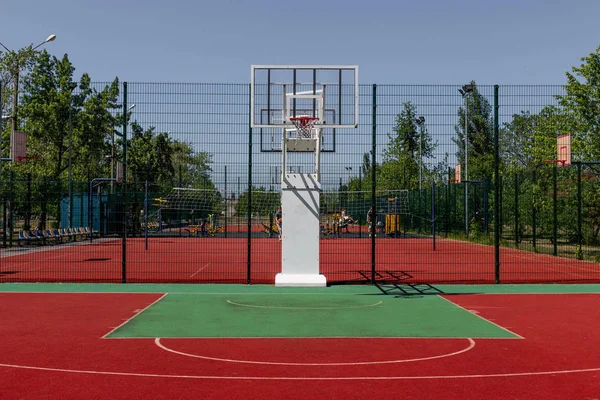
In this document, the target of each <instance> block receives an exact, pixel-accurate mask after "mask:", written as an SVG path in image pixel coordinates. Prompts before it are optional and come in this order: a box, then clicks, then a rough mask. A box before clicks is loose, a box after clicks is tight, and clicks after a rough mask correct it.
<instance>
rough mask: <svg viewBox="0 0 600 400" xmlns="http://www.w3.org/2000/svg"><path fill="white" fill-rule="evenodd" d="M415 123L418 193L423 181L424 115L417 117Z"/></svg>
mask: <svg viewBox="0 0 600 400" xmlns="http://www.w3.org/2000/svg"><path fill="white" fill-rule="evenodd" d="M416 122H417V125H419V128H420V129H419V131H420V132H419V193H421V186H422V182H423V149H422V147H423V127H424V126H425V117H423V116H420V117H419V118H417V121H416Z"/></svg>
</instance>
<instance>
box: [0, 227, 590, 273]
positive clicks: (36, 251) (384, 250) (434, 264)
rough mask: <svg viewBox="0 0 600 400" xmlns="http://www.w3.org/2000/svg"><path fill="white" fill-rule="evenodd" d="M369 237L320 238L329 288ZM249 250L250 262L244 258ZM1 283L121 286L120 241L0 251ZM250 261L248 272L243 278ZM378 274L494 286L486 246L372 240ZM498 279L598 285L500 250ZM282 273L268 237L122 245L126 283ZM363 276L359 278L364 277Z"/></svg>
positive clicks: (364, 258)
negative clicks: (85, 283)
mask: <svg viewBox="0 0 600 400" xmlns="http://www.w3.org/2000/svg"><path fill="white" fill-rule="evenodd" d="M371 246H372V243H371V240H369V239H368V238H362V239H361V238H344V237H342V238H334V239H323V240H321V245H320V269H321V273H322V274H323V275H325V276H326V278H327V281H328V282H330V283H335V282H351V281H365V280H368V278H369V277H370V273H371V266H372V261H373V260H372V252H371V249H372V247H371ZM249 249H250V254H251V257H250V260H249V259H248V252H249ZM0 260H1V265H0V282H121V281H122V277H123V248H122V242H121V240H120V239H110V240H107V239H104V240H97V241H94V242H93V243H90V242H89V241H86V242H79V243H75V244H63V245H55V246H43V247H37V248H27V249H25V248H20V249H12V250H4V251H3V253H2V258H0ZM249 262H250V273H249V272H248V268H249ZM375 265H376V270H377V271H378V272H382V273H383V274H385V273H386V271H393V272H394V273H396V274H398V273H400V274H401V278H402V281H404V282H414V283H455V282H462V283H494V282H495V278H496V276H495V258H494V248H493V246H486V245H480V244H475V243H470V242H464V241H458V240H451V239H437V240H436V243H435V249H434V248H433V242H432V240H431V239H427V238H419V239H415V238H399V239H391V238H378V239H377V240H376V248H375ZM499 271H500V281H501V282H502V283H527V282H541V283H543V282H569V283H586V282H587V283H590V282H600V263H594V262H586V261H579V260H575V259H568V258H563V257H553V256H549V255H544V254H536V253H532V252H527V251H523V250H518V249H506V248H501V249H500V267H499ZM278 272H281V242H279V241H278V240H277V239H273V238H257V239H253V240H252V242H251V246H250V247H249V246H248V242H247V240H246V239H244V238H186V237H182V238H179V237H173V238H152V239H150V240H149V242H148V249H147V250H146V244H145V241H144V239H143V238H135V239H128V240H127V247H126V268H125V278H126V281H127V282H130V283H136V282H183V283H198V282H215V283H223V282H226V283H247V281H248V279H250V280H251V282H252V283H267V284H271V283H273V282H274V278H275V274H277V273H278ZM365 273H366V274H367V275H368V276H367V277H365V275H364V274H365Z"/></svg>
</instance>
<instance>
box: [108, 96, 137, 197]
mask: <svg viewBox="0 0 600 400" xmlns="http://www.w3.org/2000/svg"><path fill="white" fill-rule="evenodd" d="M134 108H135V103H134V104H132V105H130V106H129V107H127V113H129V112H131V111H132V110H133V109H134ZM117 135H118V136H121V137H122V136H123V135H122V134H120V133H118V132H117ZM110 141H111V147H110V177H111V178H114V177H115V126H114V125H113V129H112V132H111V140H110ZM115 181H116V179H115ZM115 181H111V182H110V192H111V193H112V192H113V190H114V182H115Z"/></svg>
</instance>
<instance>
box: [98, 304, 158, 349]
mask: <svg viewBox="0 0 600 400" xmlns="http://www.w3.org/2000/svg"><path fill="white" fill-rule="evenodd" d="M167 295H168V293H165V294H163V295H162V296H160V297H159V298H158V299H156V300H155V301H153V302H152V303H150V304H148V305H147V306H146V307H144V308H142V309H141V310H140V311H139V312H137V313H135V314H133V315H132V316H131V317H130V318H127V319H126V320H125V321H124V322H123V323H122V324H120V325H119V326H117V327H115V328H113V329H112V330H111V331H110V332H108V333H107V334H105V335H104V336H102V339H106V337H107V336H108V335H110V334H111V333H113V332H114V331H116V330H117V329H119V328H120V327H122V326H123V325H125V324H127V323H129V321H131V320H132V319H134V318H135V317H137V316H138V315H140V314H141V313H143V312H144V311H146V310H147V309H149V308H150V307H152V306H153V305H155V304H156V303H158V302H159V301H161V300H162V299H164V298H165V296H167Z"/></svg>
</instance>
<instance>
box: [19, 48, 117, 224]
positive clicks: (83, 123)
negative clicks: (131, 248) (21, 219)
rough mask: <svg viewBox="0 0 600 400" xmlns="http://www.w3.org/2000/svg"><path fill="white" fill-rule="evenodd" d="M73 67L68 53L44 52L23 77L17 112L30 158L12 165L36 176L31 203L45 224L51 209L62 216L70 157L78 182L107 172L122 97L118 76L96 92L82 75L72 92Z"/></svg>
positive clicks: (20, 171) (85, 76) (88, 79)
mask: <svg viewBox="0 0 600 400" xmlns="http://www.w3.org/2000/svg"><path fill="white" fill-rule="evenodd" d="M74 71H75V68H74V67H73V65H72V64H71V62H70V61H69V59H68V57H67V55H65V56H64V57H63V58H62V59H58V58H56V57H51V56H50V55H49V54H48V53H47V52H46V51H43V52H41V53H39V54H36V56H35V58H34V62H33V64H32V66H31V68H30V72H29V74H28V75H26V76H25V77H24V79H23V81H24V82H23V85H22V88H23V90H22V92H23V94H22V96H21V105H20V107H19V109H20V112H19V115H20V116H21V118H22V120H23V121H24V124H23V130H24V131H25V132H26V133H27V140H28V143H27V162H25V163H22V164H20V163H16V165H15V166H14V169H15V171H16V172H17V173H23V174H28V176H29V175H33V176H34V177H37V178H36V179H33V182H39V184H35V185H34V186H33V187H32V194H31V196H32V198H31V202H32V203H33V204H37V205H39V209H38V210H36V211H37V212H39V213H40V214H41V215H40V220H41V223H42V226H45V222H46V217H47V214H48V212H49V211H51V212H52V214H53V215H56V216H57V217H60V208H58V204H59V200H60V199H61V198H62V197H64V195H65V194H66V193H65V192H66V185H65V182H66V180H67V179H66V178H67V169H68V164H69V162H68V160H69V159H71V162H72V169H73V176H74V180H77V179H79V180H85V181H89V179H91V178H90V177H97V176H106V173H107V171H108V168H107V165H106V162H105V160H104V154H106V152H107V142H106V140H105V139H106V137H107V134H108V132H110V131H111V130H112V127H113V125H114V117H113V116H112V114H111V113H110V109H111V108H114V104H115V101H116V98H117V96H118V80H117V79H115V81H114V82H113V83H112V84H111V85H108V86H106V87H105V88H103V89H102V90H101V91H96V90H95V89H93V88H92V87H91V83H90V78H89V76H88V75H87V74H84V75H83V76H82V78H81V80H80V82H79V93H77V94H74V93H73V89H72V87H71V85H70V83H71V82H72V81H73V74H74ZM71 126H72V131H71ZM71 152H72V154H70V153H71ZM48 205H51V206H52V209H51V210H49V209H48Z"/></svg>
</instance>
